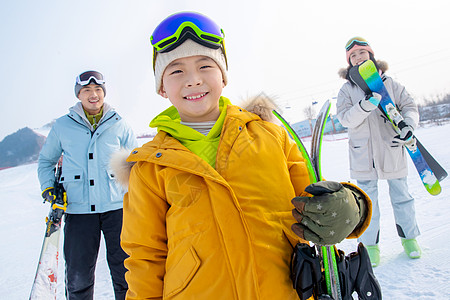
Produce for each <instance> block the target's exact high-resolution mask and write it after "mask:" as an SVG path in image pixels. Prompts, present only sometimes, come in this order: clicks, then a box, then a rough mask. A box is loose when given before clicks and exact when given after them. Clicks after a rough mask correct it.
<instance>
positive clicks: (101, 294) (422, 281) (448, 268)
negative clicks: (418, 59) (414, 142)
mask: <svg viewBox="0 0 450 300" xmlns="http://www.w3.org/2000/svg"><path fill="white" fill-rule="evenodd" d="M449 131H450V124H447V125H444V126H435V127H428V128H420V129H418V130H417V131H416V135H417V136H418V138H419V139H420V140H421V142H422V144H423V145H425V147H426V148H427V149H428V150H429V152H430V153H431V154H432V155H433V156H434V157H435V158H436V159H437V161H438V162H440V163H441V165H442V166H443V167H444V168H445V169H446V170H447V171H450V151H449V149H450V139H449V134H448V132H449ZM347 142H348V140H347V139H346V136H345V135H339V136H326V137H325V139H324V143H323V150H322V155H323V158H322V168H323V175H324V177H325V178H326V179H327V180H337V181H344V180H349V171H348V154H347ZM305 146H306V147H309V142H308V141H307V140H306V141H305ZM409 161H410V160H409ZM36 169H37V165H36V164H30V165H24V166H20V167H16V168H11V169H6V170H1V171H0V237H1V238H2V239H1V245H0V295H1V296H0V298H2V299H9V300H15V299H27V298H28V297H29V293H30V289H31V284H32V282H33V279H34V274H35V271H36V266H37V260H38V256H39V252H40V248H41V244H42V239H43V235H44V219H45V216H46V215H47V213H48V209H49V207H48V205H44V204H42V201H41V198H40V189H39V183H38V179H37V175H36ZM408 183H409V186H410V192H411V194H412V195H413V197H414V198H415V199H416V211H417V220H418V223H419V227H420V229H421V232H422V235H421V236H420V237H419V238H418V242H419V244H420V245H421V246H422V250H423V255H422V258H420V259H416V260H411V259H408V258H407V257H406V255H405V254H404V253H403V249H402V246H401V244H400V240H399V238H398V237H397V234H396V229H395V224H394V217H393V214H392V210H391V206H390V204H389V197H388V194H387V185H386V183H385V182H383V181H382V182H380V204H381V209H382V231H381V236H380V240H381V241H380V248H381V264H380V266H379V267H377V268H375V274H376V276H377V278H378V280H379V282H380V284H381V288H382V292H383V299H421V300H425V299H430V300H431V299H450V290H449V289H448V287H447V285H448V283H449V279H450V253H449V251H448V249H450V218H449V217H448V216H449V214H450V197H449V196H450V178H447V179H445V180H444V181H443V182H441V184H442V193H441V194H440V195H438V196H430V195H429V194H428V193H427V192H426V190H425V189H424V187H423V186H422V184H421V182H420V179H419V176H418V175H417V172H416V171H415V169H414V166H413V165H412V163H411V161H410V176H409V178H408ZM447 246H449V248H446V247H447ZM338 247H339V248H340V249H342V250H344V251H345V252H346V253H347V254H348V253H349V252H353V251H355V250H356V241H355V240H347V241H344V242H343V243H341V244H340V245H338ZM58 281H59V283H58V296H57V299H64V259H63V257H62V255H60V264H59V279H58ZM95 299H99V300H102V299H108V300H110V299H114V296H113V291H112V286H111V281H110V276H109V270H108V267H107V265H106V259H105V251H104V248H103V242H102V248H101V251H100V254H99V258H98V264H97V271H96V285H95ZM355 299H356V297H355Z"/></svg>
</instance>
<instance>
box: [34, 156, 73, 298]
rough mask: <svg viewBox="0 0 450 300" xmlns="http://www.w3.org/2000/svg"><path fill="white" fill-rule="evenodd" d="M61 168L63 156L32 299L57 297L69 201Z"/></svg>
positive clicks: (59, 162) (58, 169) (57, 169)
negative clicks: (60, 251) (60, 245)
mask: <svg viewBox="0 0 450 300" xmlns="http://www.w3.org/2000/svg"><path fill="white" fill-rule="evenodd" d="M61 168H62V158H61V159H60V160H59V161H58V165H57V168H56V171H55V183H54V193H55V196H56V198H55V200H54V201H52V203H51V206H50V212H49V214H48V217H47V218H46V228H45V235H44V241H43V243H42V248H41V254H40V256H39V263H38V266H37V270H36V275H35V277H34V282H33V286H32V288H31V293H30V298H29V299H30V300H32V299H33V300H34V299H56V287H57V283H58V280H57V279H58V276H57V272H58V258H59V244H60V242H59V240H60V235H61V220H62V216H63V214H64V211H65V208H66V203H67V201H66V192H65V191H64V187H63V185H62V184H61V183H59V178H60V176H61Z"/></svg>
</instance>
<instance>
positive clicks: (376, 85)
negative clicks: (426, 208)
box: [349, 60, 447, 196]
mask: <svg viewBox="0 0 450 300" xmlns="http://www.w3.org/2000/svg"><path fill="white" fill-rule="evenodd" d="M349 75H350V78H351V80H352V81H353V82H354V83H355V84H356V85H358V86H359V87H360V88H361V89H362V90H363V91H364V92H365V93H366V94H367V93H371V92H376V93H378V94H380V95H381V101H380V105H379V108H380V107H381V108H380V110H382V112H383V114H384V115H385V116H386V117H387V118H388V119H389V121H390V122H391V123H392V125H393V126H394V128H395V130H396V131H397V132H399V129H398V127H397V126H398V124H399V123H400V121H402V120H403V117H402V116H401V115H400V113H399V112H398V110H397V108H396V106H395V103H394V102H393V101H392V99H391V97H390V95H389V93H388V91H387V89H386V87H385V85H384V83H383V80H382V78H381V76H380V74H379V73H378V70H377V68H376V66H375V64H374V63H373V61H371V60H367V61H365V62H364V63H362V64H361V65H359V66H354V67H353V68H351V69H350V71H349ZM418 144H420V142H418V140H417V137H415V136H413V137H412V138H411V140H410V141H409V142H407V143H406V144H405V148H406V150H407V151H408V154H409V156H410V157H411V159H412V161H413V163H414V166H415V167H416V169H417V172H418V173H419V176H420V179H421V180H422V183H423V185H424V187H425V189H426V190H427V191H428V192H429V193H430V194H431V195H434V196H435V195H438V194H439V193H440V192H441V185H440V184H439V180H438V178H441V180H442V179H443V178H445V177H446V176H447V173H446V172H445V170H444V169H443V168H442V167H440V165H439V164H438V163H437V162H436V161H435V160H434V159H433V161H434V163H433V164H432V165H433V167H434V168H435V170H433V169H431V167H430V165H429V164H428V162H427V161H426V159H425V157H427V159H429V160H430V161H431V158H432V156H431V155H430V154H429V153H428V151H426V150H425V148H424V147H423V146H422V144H420V147H418ZM422 150H423V152H424V153H426V154H425V155H424V153H422ZM434 171H436V172H439V176H436V174H435V173H434Z"/></svg>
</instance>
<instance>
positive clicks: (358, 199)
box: [292, 181, 366, 245]
mask: <svg viewBox="0 0 450 300" xmlns="http://www.w3.org/2000/svg"><path fill="white" fill-rule="evenodd" d="M305 191H306V192H308V193H310V194H311V195H313V196H312V197H295V198H294V199H292V204H294V206H295V209H293V210H292V215H293V216H294V218H295V219H296V220H297V222H298V223H295V224H293V225H292V230H293V231H294V233H295V234H297V235H298V236H299V237H300V238H302V239H304V240H307V241H311V242H313V243H314V244H318V245H333V244H337V243H339V242H341V241H342V240H344V239H345V238H346V237H348V236H349V235H350V234H351V233H352V232H353V230H354V229H355V228H356V227H357V226H359V225H360V224H361V223H362V222H363V221H364V216H365V215H366V207H365V206H366V205H365V203H364V201H363V199H362V195H359V193H358V191H357V190H356V189H354V188H352V189H350V187H349V188H347V187H344V186H343V185H342V184H341V183H339V182H334V181H319V182H316V183H313V184H311V185H309V186H307V187H306V188H305Z"/></svg>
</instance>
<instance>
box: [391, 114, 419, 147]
mask: <svg viewBox="0 0 450 300" xmlns="http://www.w3.org/2000/svg"><path fill="white" fill-rule="evenodd" d="M397 127H398V129H400V133H399V134H398V135H396V136H394V140H393V143H398V144H405V143H407V142H409V140H411V138H412V137H413V135H414V133H413V132H414V128H412V126H411V125H408V124H407V123H406V122H405V121H404V120H402V121H400V122H399V123H398V126H397Z"/></svg>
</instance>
